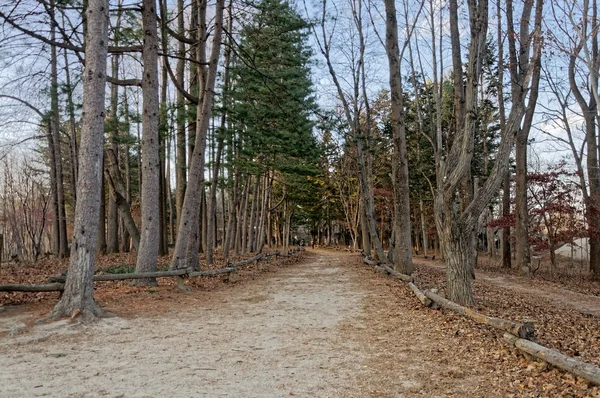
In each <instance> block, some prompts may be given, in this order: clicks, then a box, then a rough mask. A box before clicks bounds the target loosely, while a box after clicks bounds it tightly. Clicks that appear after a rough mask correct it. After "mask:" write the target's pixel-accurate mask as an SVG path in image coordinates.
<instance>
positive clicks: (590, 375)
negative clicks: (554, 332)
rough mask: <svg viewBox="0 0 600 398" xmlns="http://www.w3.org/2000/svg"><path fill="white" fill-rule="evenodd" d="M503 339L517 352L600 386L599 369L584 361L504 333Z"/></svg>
mask: <svg viewBox="0 0 600 398" xmlns="http://www.w3.org/2000/svg"><path fill="white" fill-rule="evenodd" d="M504 338H505V339H506V340H507V341H508V342H510V343H511V344H512V345H514V346H515V347H516V348H518V349H519V350H521V351H523V352H526V353H527V354H529V355H531V356H533V357H535V358H537V359H541V360H542V361H545V362H548V363H549V364H552V365H554V366H556V367H558V368H560V369H562V370H566V371H567V372H571V373H573V374H574V375H576V376H579V377H581V378H584V379H585V380H587V381H589V382H591V383H594V384H596V385H600V368H599V367H597V366H595V365H592V364H591V363H587V362H584V361H580V360H577V359H575V358H572V357H570V356H568V355H565V354H563V353H561V352H558V351H556V350H553V349H551V348H547V347H544V346H543V345H539V344H537V343H534V342H533V341H529V340H525V339H521V338H519V337H517V336H515V335H513V334H510V333H505V334H504Z"/></svg>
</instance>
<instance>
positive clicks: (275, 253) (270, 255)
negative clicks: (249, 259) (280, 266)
mask: <svg viewBox="0 0 600 398" xmlns="http://www.w3.org/2000/svg"><path fill="white" fill-rule="evenodd" d="M279 254H280V253H279V251H276V252H273V253H269V254H265V257H266V258H270V257H273V256H275V257H278V256H279Z"/></svg>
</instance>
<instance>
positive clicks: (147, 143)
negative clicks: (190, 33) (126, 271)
mask: <svg viewBox="0 0 600 398" xmlns="http://www.w3.org/2000/svg"><path fill="white" fill-rule="evenodd" d="M155 7H156V1H155V0H143V2H142V8H143V11H142V25H143V29H144V49H143V51H142V62H143V64H144V70H143V78H142V96H143V112H142V129H143V132H142V178H143V184H142V191H141V200H142V205H141V210H142V225H141V233H140V235H141V236H140V248H139V251H138V254H137V261H136V265H135V271H136V272H138V273H141V272H154V271H156V270H157V261H158V250H159V244H160V230H159V222H160V220H159V217H160V214H159V203H158V200H159V189H160V159H159V136H158V116H159V99H158V29H157V26H156V8H155ZM133 284H134V285H156V284H157V282H156V279H154V278H148V279H136V280H135V281H134V282H133Z"/></svg>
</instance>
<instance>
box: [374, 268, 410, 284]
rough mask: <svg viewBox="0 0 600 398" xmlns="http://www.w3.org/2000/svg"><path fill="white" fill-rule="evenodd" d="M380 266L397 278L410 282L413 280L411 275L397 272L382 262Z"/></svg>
mask: <svg viewBox="0 0 600 398" xmlns="http://www.w3.org/2000/svg"><path fill="white" fill-rule="evenodd" d="M382 267H383V268H384V269H385V270H386V271H387V272H388V274H390V275H393V276H395V277H396V278H398V279H400V280H402V281H404V282H412V281H413V277H412V276H410V275H406V274H403V273H401V272H398V271H396V270H395V269H393V268H391V267H390V266H389V265H385V264H383V265H382Z"/></svg>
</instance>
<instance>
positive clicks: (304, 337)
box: [0, 251, 521, 398]
mask: <svg viewBox="0 0 600 398" xmlns="http://www.w3.org/2000/svg"><path fill="white" fill-rule="evenodd" d="M357 264H358V261H357V257H356V256H352V255H349V254H345V253H339V252H338V253H333V252H325V251H318V252H316V253H312V254H309V255H308V258H307V260H306V261H305V262H304V263H301V264H296V265H293V266H289V267H287V268H282V269H279V270H277V271H276V272H272V273H268V274H265V275H264V276H262V277H261V278H260V279H258V280H254V281H249V282H248V283H243V284H241V285H236V286H233V287H232V288H230V289H223V290H217V291H215V292H210V295H211V296H210V297H211V299H210V300H206V301H203V300H200V299H195V298H194V297H193V296H192V298H191V299H190V298H189V296H188V298H187V299H186V300H183V301H182V302H183V303H185V304H183V305H182V304H181V303H179V302H178V301H177V300H176V299H173V302H172V303H170V305H171V306H172V307H170V308H172V310H171V311H170V312H169V313H167V314H161V315H160V316H153V317H139V318H133V319H126V318H111V319H104V320H101V321H100V322H99V323H97V324H95V325H93V326H91V327H85V326H82V325H71V324H68V323H67V322H66V321H62V322H59V323H53V324H48V325H39V326H36V327H35V328H34V330H33V331H30V332H27V333H15V334H14V335H12V336H8V337H4V338H0V397H11V398H16V397H35V396H52V397H104V396H107V397H167V396H168V397H244V398H246V397H269V398H271V397H289V396H299V397H413V396H419V397H446V396H470V397H495V396H506V395H507V394H516V395H519V392H520V391H521V390H520V389H519V388H518V387H516V385H517V384H518V382H517V384H515V381H514V378H513V376H511V375H509V374H508V372H507V371H506V368H502V367H497V366H496V365H494V367H492V368H491V367H490V363H493V362H494V361H495V360H496V361H497V360H498V358H500V363H502V361H503V360H504V362H508V361H507V359H506V358H507V357H506V353H502V352H503V347H502V346H501V345H493V346H491V347H482V344H483V343H481V341H480V344H479V345H478V344H473V341H474V340H477V338H478V337H477V333H475V335H473V334H472V333H471V332H468V331H467V332H465V331H464V330H466V329H460V328H459V326H460V322H462V321H458V322H459V323H458V325H459V326H456V324H453V325H448V324H447V321H446V318H444V317H445V316H444V315H443V314H441V313H440V312H437V311H431V310H424V309H423V308H422V307H420V304H419V303H418V302H416V300H414V299H413V298H412V297H411V296H409V295H410V292H406V293H403V292H404V291H403V290H399V289H403V288H402V287H398V285H397V284H394V282H392V281H390V278H385V277H383V276H380V275H377V274H376V273H374V272H373V271H372V270H369V269H367V268H365V267H361V266H360V265H357ZM404 294H406V295H405V296H404ZM15 317H16V315H15V314H12V315H11V314H10V311H6V312H5V313H4V314H0V327H2V326H4V328H5V329H6V325H9V324H12V325H13V327H14V325H15V323H16V324H18V323H19V321H18V319H17V320H16V321H15ZM11 322H12V323H11ZM15 330H16V329H15ZM484 343H485V342H484ZM485 344H487V343H485ZM503 358H504V359H503Z"/></svg>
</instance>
